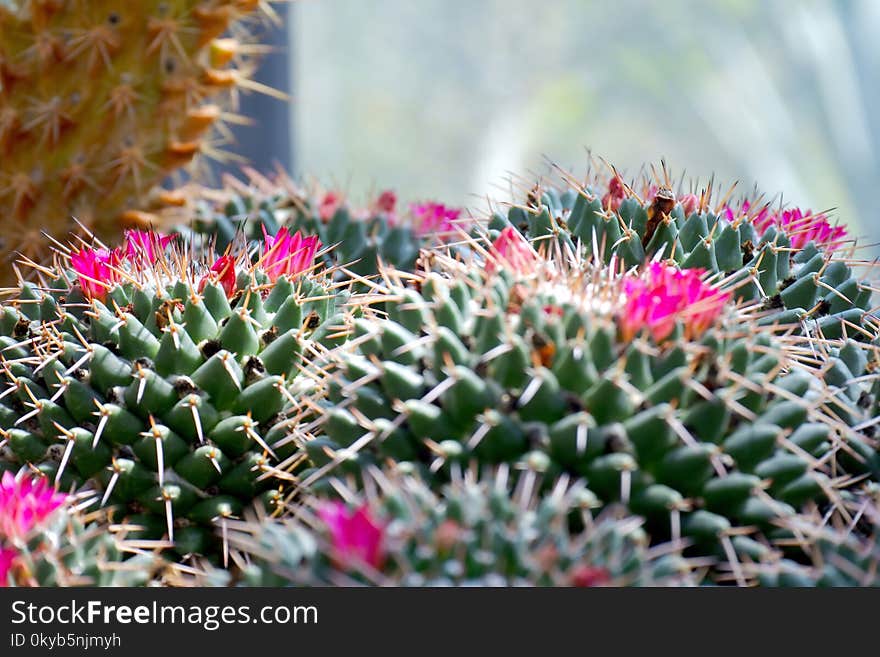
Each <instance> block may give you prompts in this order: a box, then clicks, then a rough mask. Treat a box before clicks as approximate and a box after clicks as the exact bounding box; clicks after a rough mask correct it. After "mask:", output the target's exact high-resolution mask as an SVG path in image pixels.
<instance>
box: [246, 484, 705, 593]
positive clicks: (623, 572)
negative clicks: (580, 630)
mask: <svg viewBox="0 0 880 657" xmlns="http://www.w3.org/2000/svg"><path fill="white" fill-rule="evenodd" d="M508 474H509V473H508V472H506V471H504V470H503V469H502V470H499V471H497V472H491V473H485V474H484V475H483V476H482V477H481V478H474V477H467V478H464V479H462V480H458V481H456V482H453V483H451V484H449V485H445V486H442V487H439V489H438V488H437V487H435V486H432V485H429V483H427V482H426V481H424V480H422V479H419V478H418V477H415V476H413V475H411V474H406V473H405V471H404V470H403V469H402V468H401V469H391V470H386V471H382V472H381V473H380V472H379V471H378V470H377V471H373V475H375V477H376V479H378V480H379V481H382V482H383V485H382V486H380V487H377V489H375V490H379V491H381V492H379V493H375V492H374V493H370V492H361V491H354V490H351V489H349V488H347V487H346V483H345V481H344V480H342V479H339V480H334V481H333V488H337V489H340V490H347V492H348V494H349V495H354V496H357V499H359V502H358V507H357V510H354V511H352V510H349V508H348V507H346V506H345V505H344V504H343V503H342V502H339V501H328V499H327V497H325V493H323V492H322V493H316V499H315V498H313V499H312V500H311V503H312V504H316V505H318V507H317V508H318V513H317V517H316V518H313V517H312V514H311V513H308V512H304V513H300V514H298V516H299V517H298V519H297V520H291V521H286V522H271V521H269V522H267V521H263V522H260V523H256V522H248V523H239V524H237V525H236V526H235V527H234V528H233V529H232V530H231V534H230V542H231V544H232V546H233V547H234V548H235V549H237V550H239V551H240V552H241V553H242V555H241V556H242V560H246V561H247V562H248V565H247V566H245V567H244V569H243V573H242V575H243V578H244V581H245V582H246V583H247V584H249V585H261V586H279V585H297V586H301V585H327V584H337V585H338V584H342V585H364V584H367V585H370V584H375V585H382V586H388V585H392V586H450V585H469V586H474V585H482V586H605V585H608V586H657V585H667V586H676V585H683V586H687V585H693V584H696V583H697V582H699V575H698V574H697V573H696V572H695V571H694V569H693V568H692V567H691V565H690V563H689V562H688V561H687V559H685V558H683V557H682V554H681V550H680V545H676V544H672V543H670V544H664V545H661V546H659V547H658V549H656V550H653V549H650V548H649V546H648V545H647V541H646V538H647V537H646V534H645V532H644V530H643V528H642V526H641V524H642V523H641V522H640V521H639V520H638V519H637V518H632V517H626V516H625V515H615V514H614V513H608V514H602V515H598V516H597V517H595V518H594V517H593V515H592V511H591V508H590V505H591V501H590V499H589V495H585V494H584V489H583V485H582V483H580V482H577V483H571V484H569V483H568V482H565V481H558V482H555V483H554V484H553V485H552V488H551V489H548V490H547V491H544V489H543V488H542V487H541V486H538V485H536V486H535V488H534V489H532V490H531V491H530V492H529V491H524V490H522V489H516V488H514V487H513V485H512V481H511V480H510V478H509V477H508ZM367 476H368V477H370V475H367ZM371 481H372V479H371ZM536 483H537V482H536ZM326 488H328V489H329V488H330V487H329V486H328V487H326ZM366 490H367V491H369V489H366ZM327 516H329V520H328V519H327ZM340 523H341V524H343V525H345V527H346V529H342V528H340V527H339V525H340ZM326 524H329V525H330V526H331V527H332V528H334V529H333V530H332V531H331V533H330V536H329V539H328V538H325V535H326V531H325V530H324V527H322V525H326ZM380 528H381V530H380ZM343 534H344V537H343ZM380 541H381V543H380ZM380 546H381V549H380ZM340 547H342V548H343V550H344V551H345V554H347V555H350V554H351V553H352V552H355V553H356V554H357V556H358V557H363V559H358V560H356V561H353V560H351V559H339V558H338V557H337V555H338V554H339V548H340ZM364 560H369V563H364Z"/></svg>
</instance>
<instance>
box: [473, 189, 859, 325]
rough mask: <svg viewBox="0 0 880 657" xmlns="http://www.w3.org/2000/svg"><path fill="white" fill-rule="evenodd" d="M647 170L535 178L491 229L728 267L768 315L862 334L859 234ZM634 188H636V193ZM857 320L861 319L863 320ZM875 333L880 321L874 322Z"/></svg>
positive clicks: (594, 249)
mask: <svg viewBox="0 0 880 657" xmlns="http://www.w3.org/2000/svg"><path fill="white" fill-rule="evenodd" d="M664 182H665V185H664V184H656V183H654V182H653V181H652V180H651V179H650V178H645V179H644V180H641V181H640V183H639V184H638V185H636V184H635V183H633V186H630V185H627V184H626V183H624V182H623V179H622V178H621V177H620V175H619V174H617V173H616V172H615V173H614V174H613V176H612V177H611V179H610V181H609V183H608V185H607V187H603V183H602V179H600V178H598V177H596V176H593V175H591V176H588V177H587V181H586V182H583V181H580V180H575V179H574V178H572V177H570V176H565V177H564V182H563V184H562V186H558V187H552V186H550V187H546V188H545V187H543V186H541V185H536V186H535V187H533V188H532V189H531V190H530V191H529V193H528V194H527V195H526V199H524V200H523V203H522V204H517V205H513V206H511V207H510V208H509V210H508V211H507V212H506V213H505V212H501V211H495V212H493V213H492V215H491V216H490V217H489V218H488V220H487V221H486V227H487V229H488V233H489V235H490V237H493V238H494V237H496V236H497V235H498V233H499V232H500V231H502V230H503V229H504V228H505V227H509V226H513V227H514V228H515V229H516V230H518V231H519V232H520V233H522V234H523V235H524V236H526V237H528V238H529V239H530V240H533V241H534V240H537V241H538V242H536V245H537V244H538V243H540V242H543V241H546V240H547V239H549V238H555V239H556V240H558V241H559V242H560V243H561V244H563V245H564V246H566V247H567V248H571V249H577V248H580V249H581V251H582V252H584V253H586V255H587V256H589V257H593V258H595V259H597V260H601V261H604V262H610V261H611V258H612V257H614V258H616V259H618V260H620V261H622V262H623V263H625V264H626V266H627V267H634V266H640V265H641V264H642V263H644V262H645V261H646V260H650V259H655V258H665V259H668V260H670V261H672V262H674V263H675V264H676V265H678V266H679V267H681V268H683V269H703V270H706V271H708V272H709V273H710V274H712V275H717V276H723V277H724V279H725V280H726V281H727V282H728V283H729V284H730V287H735V288H736V290H735V296H736V298H737V299H739V300H742V301H743V302H744V303H755V304H760V305H761V309H762V310H763V311H764V312H765V315H764V317H763V318H762V323H767V324H769V323H774V322H775V323H780V324H802V326H803V331H804V332H807V333H810V334H813V335H818V336H821V337H824V338H839V337H841V336H842V335H849V336H850V337H852V338H854V339H857V340H861V339H863V338H864V332H863V331H860V328H864V327H862V324H863V321H864V315H865V314H866V313H867V312H868V311H869V310H871V307H872V306H871V296H872V289H871V286H870V284H869V282H867V281H865V280H863V275H862V274H861V273H860V272H859V271H856V270H855V268H854V267H853V266H852V263H853V261H854V260H855V258H854V257H853V253H854V251H855V242H854V240H852V239H849V238H848V237H847V233H846V230H845V229H844V228H843V227H841V226H836V225H832V224H831V223H830V220H829V218H828V216H827V215H826V214H824V213H813V212H812V211H802V210H800V209H798V208H781V207H780V208H777V207H774V206H773V204H772V203H769V202H767V203H762V199H761V198H760V197H758V198H751V199H743V200H741V201H739V202H737V203H734V202H732V201H731V200H730V195H731V193H728V194H727V195H726V196H724V197H723V198H721V199H717V200H713V194H712V189H711V187H708V188H706V189H705V190H703V192H702V193H701V194H700V195H699V196H698V195H696V194H693V193H685V194H678V195H676V194H675V193H674V192H673V191H672V188H671V183H670V182H669V181H668V180H665V181H664ZM633 187H638V188H639V192H636V191H635V190H634V189H633ZM857 327H859V328H857ZM867 330H868V331H869V332H870V338H869V339H873V337H874V334H875V333H876V326H873V325H872V326H869V327H867Z"/></svg>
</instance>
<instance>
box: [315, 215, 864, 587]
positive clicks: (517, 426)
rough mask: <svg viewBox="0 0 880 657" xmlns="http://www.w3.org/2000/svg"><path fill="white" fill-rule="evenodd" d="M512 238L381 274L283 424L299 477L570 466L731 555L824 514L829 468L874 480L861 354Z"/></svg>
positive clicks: (724, 295) (752, 551)
mask: <svg viewBox="0 0 880 657" xmlns="http://www.w3.org/2000/svg"><path fill="white" fill-rule="evenodd" d="M512 230H513V229H510V231H508V232H507V233H506V234H505V235H506V237H505V239H506V242H503V241H501V240H500V239H499V240H496V241H495V243H493V244H492V245H491V246H487V245H480V244H478V243H474V244H473V245H471V249H472V250H473V251H474V252H482V253H484V254H485V261H483V262H479V261H475V262H459V261H455V260H453V259H451V258H448V257H446V256H444V255H442V254H440V253H434V254H425V255H424V256H423V258H422V263H423V265H424V267H425V271H423V272H422V273H421V274H420V275H412V274H398V273H396V272H394V271H391V270H386V271H384V272H383V277H384V281H385V290H384V293H383V294H381V295H377V298H380V299H382V300H383V301H384V306H383V308H384V313H383V314H382V315H381V316H366V317H363V318H358V319H356V320H354V334H355V335H356V336H357V337H355V338H353V339H352V340H351V341H350V342H349V343H348V344H346V345H343V346H342V347H340V348H339V349H337V350H335V351H334V352H331V354H330V359H329V360H330V362H331V363H332V365H333V366H335V370H334V369H333V367H332V366H329V365H328V366H324V368H323V371H324V372H325V373H326V376H325V378H324V381H323V384H322V385H321V386H320V394H321V399H316V400H315V405H316V406H317V405H323V408H324V411H323V415H322V417H320V418H318V419H316V420H315V421H314V422H312V423H311V424H307V425H304V426H302V427H300V428H299V429H298V431H299V434H300V436H299V440H300V442H302V443H303V445H304V448H305V451H306V452H307V453H308V455H309V457H310V459H311V460H312V463H313V464H314V466H316V467H317V468H318V470H317V471H316V472H314V473H312V474H311V475H303V477H304V480H305V481H306V482H310V481H313V480H315V479H317V478H318V477H319V476H320V474H322V473H323V472H326V471H328V470H331V469H333V468H336V467H338V468H342V469H343V471H347V472H350V473H353V474H356V473H357V472H358V471H360V470H362V469H363V468H364V467H366V466H367V465H369V464H371V463H382V462H385V461H388V460H390V461H394V462H412V463H414V464H416V467H417V468H418V469H419V470H420V471H422V472H423V473H424V475H425V476H426V477H430V476H432V473H433V476H434V477H436V478H438V479H439V480H440V481H443V480H445V479H447V478H449V477H451V476H455V473H456V472H457V470H458V469H460V468H463V467H466V466H467V464H469V463H472V462H477V463H480V464H499V463H508V464H511V465H516V466H517V467H519V468H523V469H526V470H530V471H531V470H534V471H536V472H542V473H545V474H546V477H547V479H548V480H550V481H552V480H553V478H554V477H556V476H559V475H560V474H562V473H571V474H576V475H580V476H584V477H585V478H586V480H587V484H588V486H589V488H590V489H591V490H592V491H593V492H594V493H595V494H596V495H597V497H598V498H599V499H600V500H602V501H603V502H606V503H612V502H618V501H622V502H624V503H625V504H627V505H628V506H629V508H630V509H631V510H632V511H633V512H634V513H637V514H641V515H644V516H645V517H646V518H647V519H648V521H649V525H648V526H649V529H650V530H651V531H652V532H653V533H654V534H655V536H657V537H664V536H669V535H670V534H671V535H672V536H676V535H678V534H679V532H681V533H683V534H684V535H686V536H688V537H690V538H691V539H692V540H694V541H696V542H697V543H698V545H697V548H696V549H697V550H700V551H702V553H711V554H718V555H720V556H722V557H723V558H725V559H729V560H731V561H733V560H735V559H736V558H738V556H743V557H748V558H752V559H757V558H760V557H761V555H763V554H764V552H765V550H764V546H763V545H762V543H761V542H760V539H762V538H763V537H766V536H775V535H777V534H779V533H780V532H779V530H777V528H776V524H777V521H778V520H779V519H780V518H784V517H789V516H793V515H795V514H796V513H797V512H798V510H800V509H804V508H807V507H809V506H810V505H820V506H821V507H822V508H828V509H831V510H833V509H834V508H835V505H838V504H839V493H838V488H841V487H845V486H846V485H847V482H848V479H847V476H846V475H845V474H844V473H846V472H848V473H850V474H854V475H861V474H863V473H866V472H867V473H868V474H869V475H871V476H874V477H877V476H878V474H880V471H878V468H877V465H878V459H877V454H876V451H875V449H874V445H873V443H872V442H871V440H870V439H869V438H867V437H866V436H865V435H864V434H860V433H858V430H859V429H860V428H864V427H863V426H862V423H864V422H865V421H866V420H867V419H868V418H870V417H872V416H870V415H868V413H869V412H871V411H869V410H866V409H873V408H874V407H875V405H876V400H875V399H874V396H873V394H872V392H871V390H870V387H871V385H872V384H871V381H872V378H871V377H867V378H866V379H864V381H866V383H859V381H862V379H859V378H858V377H862V376H863V375H864V374H865V373H866V371H867V369H868V356H870V357H871V359H872V361H875V362H876V355H875V354H873V351H872V348H871V347H870V346H868V345H864V344H861V343H856V342H854V341H843V340H840V341H836V342H835V341H827V342H826V343H819V342H818V341H811V342H805V341H804V339H803V338H800V337H798V336H796V335H793V334H792V333H791V332H789V331H787V330H786V328H785V327H781V328H780V327H777V326H761V325H760V324H759V323H758V322H757V321H756V320H755V317H756V315H757V316H758V317H760V313H756V311H755V309H754V308H743V307H741V306H736V305H735V304H734V301H733V293H732V292H731V291H729V290H727V289H726V288H727V287H728V285H729V281H718V282H717V283H713V281H712V279H709V280H702V279H701V272H699V271H696V270H684V271H681V270H678V269H677V268H675V267H674V266H672V265H670V264H668V263H665V262H655V263H652V264H650V265H648V266H646V267H644V268H641V269H638V270H633V271H628V272H626V273H621V269H620V268H618V267H615V266H612V267H604V266H601V265H598V264H593V263H590V262H585V261H583V260H581V259H580V258H579V257H577V256H575V255H574V254H573V253H568V254H567V255H566V256H565V257H560V256H559V255H557V256H554V257H550V258H544V257H541V256H539V255H538V254H537V253H535V251H534V250H533V249H532V248H531V247H530V246H529V245H528V244H527V243H526V242H525V241H524V240H523V239H522V238H520V237H518V236H516V233H515V232H513V233H512V232H511V231H512ZM715 279H716V280H717V276H716V277H715ZM719 286H720V287H719ZM386 314H387V316H386ZM811 349H815V350H816V351H815V352H813V351H811ZM820 353H821V354H822V355H823V356H824V358H825V359H827V362H823V363H819V360H820V358H822V356H820V355H819V354H820ZM814 354H815V355H814ZM844 372H845V373H844ZM842 373H843V374H842ZM740 574H741V573H740Z"/></svg>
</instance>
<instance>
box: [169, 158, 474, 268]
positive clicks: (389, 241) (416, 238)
mask: <svg viewBox="0 0 880 657" xmlns="http://www.w3.org/2000/svg"><path fill="white" fill-rule="evenodd" d="M246 173H247V176H248V177H247V182H242V181H239V180H236V179H233V178H231V177H227V178H226V180H225V182H226V184H225V186H224V188H223V189H219V190H217V189H205V188H199V187H192V188H190V189H189V190H187V191H185V192H184V193H182V197H183V198H186V199H187V205H186V206H185V207H183V208H180V207H175V206H174V205H171V206H168V207H165V208H164V211H162V212H160V214H162V215H163V216H164V219H163V220H162V222H163V223H166V224H175V223H177V224H181V225H180V227H179V228H178V230H179V231H180V232H181V233H182V234H183V235H185V236H186V237H188V238H190V239H194V240H196V241H209V242H214V243H216V248H218V249H223V248H225V247H226V245H227V244H228V243H230V242H231V241H232V240H234V239H236V237H237V236H238V235H240V234H244V236H245V237H246V238H247V239H248V240H249V241H251V242H256V241H259V240H261V239H263V236H264V235H266V234H269V235H274V234H275V233H276V232H277V231H278V230H279V229H280V228H282V227H286V228H287V229H288V230H300V231H303V232H305V233H308V234H311V235H317V236H318V237H319V238H320V239H321V241H322V242H323V243H324V244H327V245H332V246H333V247H334V248H333V249H331V250H328V251H327V252H326V253H325V255H324V257H325V261H326V264H327V265H328V266H331V267H332V266H344V267H346V268H347V269H348V270H350V271H351V272H354V273H355V274H357V275H360V276H375V275H376V273H377V271H378V267H379V264H380V263H385V264H390V265H392V266H394V267H396V268H398V269H402V270H411V269H413V267H414V266H415V261H416V258H417V257H418V255H419V251H420V250H421V249H422V248H424V247H429V246H432V245H436V244H438V243H442V242H443V241H444V240H455V239H457V237H458V235H459V230H462V231H463V230H464V228H465V227H466V226H467V225H468V221H467V219H466V218H465V217H464V216H463V215H462V212H461V210H459V209H456V208H450V207H446V206H445V205H442V204H440V203H432V202H426V203H416V204H413V205H412V206H410V207H409V208H408V209H400V208H398V199H397V195H396V194H395V192H394V191H392V190H385V191H383V192H381V193H380V194H379V195H378V196H377V197H376V198H375V199H374V200H373V201H372V202H371V203H370V204H369V205H367V206H366V207H363V208H359V207H354V206H353V205H352V204H351V203H349V202H348V200H347V199H346V198H345V196H344V195H343V194H342V193H341V192H339V191H335V190H328V189H323V188H321V187H319V186H317V185H315V184H310V185H307V186H302V185H298V184H297V183H296V182H295V181H293V180H292V179H290V178H289V177H287V176H285V175H283V174H279V175H278V176H275V177H273V178H267V177H266V176H262V175H260V174H259V173H258V172H256V171H253V170H246Z"/></svg>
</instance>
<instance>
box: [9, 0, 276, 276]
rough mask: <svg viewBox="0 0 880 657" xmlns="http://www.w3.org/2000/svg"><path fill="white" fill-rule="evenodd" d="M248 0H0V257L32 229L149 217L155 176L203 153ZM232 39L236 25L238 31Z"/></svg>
mask: <svg viewBox="0 0 880 657" xmlns="http://www.w3.org/2000/svg"><path fill="white" fill-rule="evenodd" d="M264 4H265V3H264V2H260V1H259V0H139V1H138V2H128V3H120V2H115V1H113V0H109V1H103V0H11V1H10V0H6V1H0V253H2V255H3V256H4V257H3V260H4V261H5V262H3V264H2V269H3V277H8V274H9V264H8V262H9V260H10V259H12V258H14V257H15V254H16V253H21V254H22V255H24V256H26V257H27V258H30V259H33V260H35V261H39V260H40V259H41V258H42V256H43V250H44V248H45V246H44V245H45V244H46V240H45V239H37V238H38V237H39V234H40V232H42V231H45V232H46V233H49V234H50V235H66V234H67V233H69V232H71V231H72V230H75V229H76V228H77V226H78V224H77V222H79V223H81V224H82V225H83V226H84V227H85V228H87V229H88V230H90V231H92V232H93V233H94V234H96V235H98V236H105V235H111V234H113V233H115V232H118V231H119V230H120V229H121V228H123V227H126V226H131V225H138V224H141V225H142V224H143V223H145V222H148V220H149V218H150V216H149V215H147V214H145V213H142V212H139V211H138V208H139V207H142V205H141V204H142V203H143V202H144V201H145V198H146V196H147V195H148V193H149V192H150V190H151V189H153V188H154V187H155V186H156V185H157V184H159V183H161V182H162V180H163V179H165V177H166V176H168V175H169V174H170V173H172V172H173V171H175V170H176V169H178V168H179V167H181V166H183V165H186V164H189V163H191V162H192V161H193V159H194V158H195V156H196V155H197V154H199V153H201V152H205V151H210V150H211V143H210V142H209V140H208V138H207V136H208V135H209V134H210V132H211V129H212V128H214V127H221V126H222V124H223V122H224V120H231V121H235V120H236V119H237V118H238V117H236V116H235V115H234V114H231V113H228V110H229V108H230V100H233V101H234V99H235V98H236V96H235V94H236V89H237V88H239V87H241V86H244V87H250V88H259V85H258V84H257V83H255V82H253V81H251V80H249V79H248V74H249V72H250V71H251V70H252V68H253V67H252V60H251V58H250V54H252V53H253V52H254V51H255V50H258V47H254V46H248V45H246V44H244V45H243V44H242V43H241V41H240V39H238V38H231V37H230V34H231V33H232V34H234V33H236V32H243V31H242V29H239V26H240V25H241V22H240V21H241V20H242V19H247V18H248V17H249V16H250V15H252V14H253V13H254V12H255V11H256V10H258V9H259V8H260V6H262V5H264ZM239 36H240V35H239Z"/></svg>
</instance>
